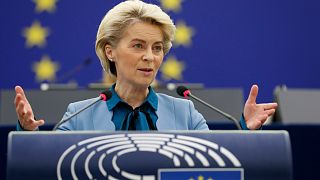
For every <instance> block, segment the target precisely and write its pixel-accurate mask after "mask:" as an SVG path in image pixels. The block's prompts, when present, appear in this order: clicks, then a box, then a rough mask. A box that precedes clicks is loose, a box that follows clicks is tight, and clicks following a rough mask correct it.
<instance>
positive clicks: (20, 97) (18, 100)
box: [14, 94, 23, 108]
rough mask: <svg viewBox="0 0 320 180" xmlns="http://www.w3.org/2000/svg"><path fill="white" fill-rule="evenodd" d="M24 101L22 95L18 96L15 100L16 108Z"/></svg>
mask: <svg viewBox="0 0 320 180" xmlns="http://www.w3.org/2000/svg"><path fill="white" fill-rule="evenodd" d="M21 101H23V100H22V95H21V94H17V95H16V97H15V98H14V104H15V106H16V108H17V107H18V105H19V103H20V102H21Z"/></svg>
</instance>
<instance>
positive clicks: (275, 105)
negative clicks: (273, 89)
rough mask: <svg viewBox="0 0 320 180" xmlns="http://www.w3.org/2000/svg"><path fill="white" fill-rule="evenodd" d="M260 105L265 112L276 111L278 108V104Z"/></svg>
mask: <svg viewBox="0 0 320 180" xmlns="http://www.w3.org/2000/svg"><path fill="white" fill-rule="evenodd" d="M258 105H259V106H261V107H263V109H264V110H268V109H276V108H277V107H278V104H277V103H264V104H258Z"/></svg>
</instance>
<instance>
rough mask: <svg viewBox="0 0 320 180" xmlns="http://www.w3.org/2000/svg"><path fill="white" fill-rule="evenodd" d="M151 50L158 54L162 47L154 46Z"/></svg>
mask: <svg viewBox="0 0 320 180" xmlns="http://www.w3.org/2000/svg"><path fill="white" fill-rule="evenodd" d="M153 50H155V51H157V52H160V51H162V50H163V47H162V46H161V45H157V46H154V47H153Z"/></svg>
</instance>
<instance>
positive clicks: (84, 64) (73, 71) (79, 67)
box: [51, 57, 93, 83]
mask: <svg viewBox="0 0 320 180" xmlns="http://www.w3.org/2000/svg"><path fill="white" fill-rule="evenodd" d="M92 61H93V60H92V59H91V58H90V57H88V58H86V59H84V60H83V61H82V62H81V64H78V65H76V66H75V67H74V68H73V69H71V70H70V71H67V72H66V73H64V74H63V75H62V76H61V77H60V78H58V79H56V80H53V81H51V83H60V82H62V81H64V80H68V79H70V77H72V76H73V75H75V74H77V73H78V72H80V71H81V70H82V69H83V68H85V67H87V66H89V65H90V64H91V63H92Z"/></svg>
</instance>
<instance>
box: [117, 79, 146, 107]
mask: <svg viewBox="0 0 320 180" xmlns="http://www.w3.org/2000/svg"><path fill="white" fill-rule="evenodd" d="M114 89H115V91H116V92H117V94H118V96H119V97H120V98H121V99H122V100H123V101H125V102H126V103H128V104H129V105H130V106H131V107H132V108H133V109H135V108H136V107H139V106H140V105H141V104H142V103H143V101H144V100H145V99H146V97H147V95H148V93H149V89H148V87H147V88H146V87H136V86H132V85H128V84H121V83H119V82H117V83H116V87H115V88H114Z"/></svg>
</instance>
